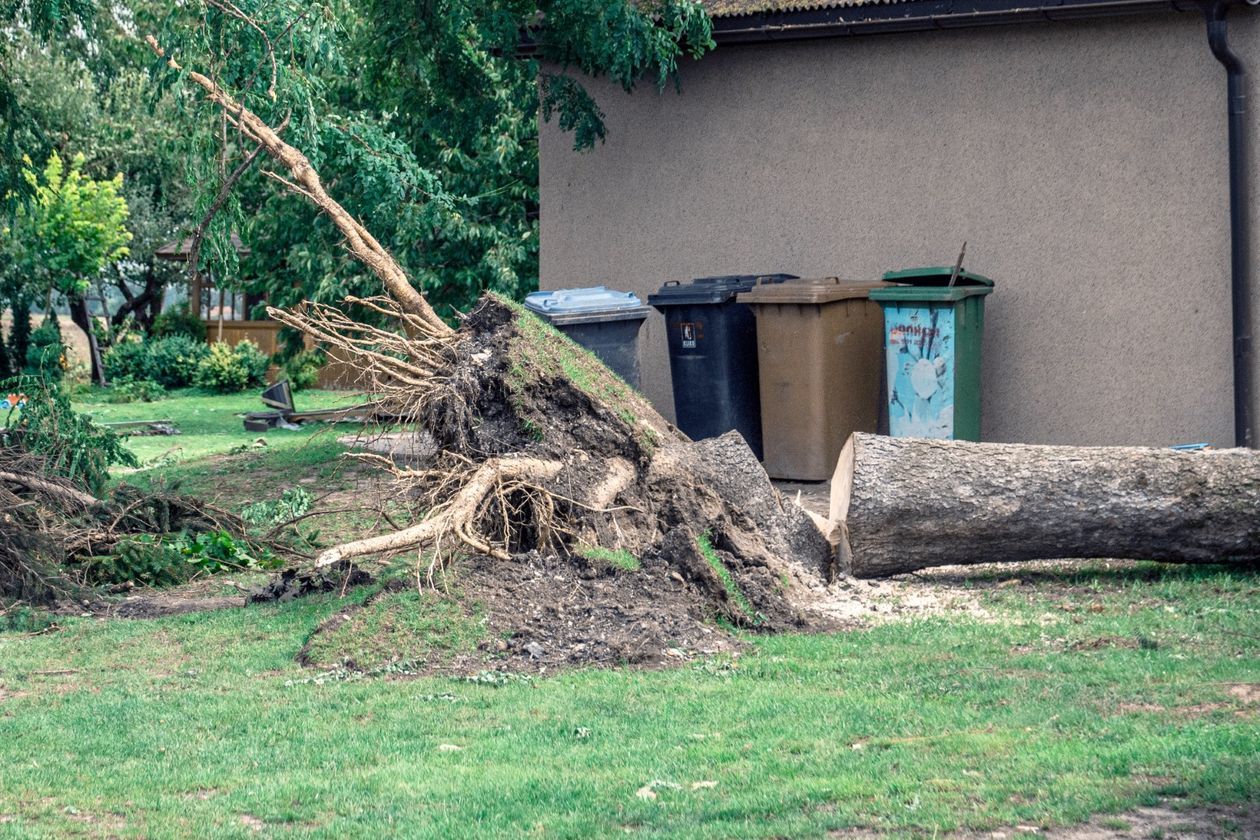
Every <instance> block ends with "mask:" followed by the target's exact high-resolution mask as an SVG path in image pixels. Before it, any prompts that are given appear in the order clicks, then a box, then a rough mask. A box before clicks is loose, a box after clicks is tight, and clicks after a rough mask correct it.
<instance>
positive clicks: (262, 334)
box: [154, 233, 281, 355]
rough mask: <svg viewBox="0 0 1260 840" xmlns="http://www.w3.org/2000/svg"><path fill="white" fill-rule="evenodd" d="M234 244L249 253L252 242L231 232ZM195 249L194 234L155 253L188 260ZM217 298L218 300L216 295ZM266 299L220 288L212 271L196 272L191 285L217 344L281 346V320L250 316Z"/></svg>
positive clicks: (194, 303)
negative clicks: (193, 244)
mask: <svg viewBox="0 0 1260 840" xmlns="http://www.w3.org/2000/svg"><path fill="white" fill-rule="evenodd" d="M232 247H234V248H235V249H236V253H237V254H239V255H240V256H242V257H247V256H249V255H250V253H251V252H250V249H249V246H247V245H245V243H243V242H242V241H241V238H240V237H239V236H237V235H236V234H235V233H233V234H232ZM191 250H192V238H191V237H187V238H184V239H181V240H179V241H176V242H168V243H167V244H165V245H163V246H162V247H161V248H158V249H157V251H155V252H154V256H156V257H157V258H158V259H161V260H169V261H171V262H188V255H189V252H190V251H191ZM216 292H217V293H218V295H217V298H218V299H217V301H216V295H215V293H216ZM263 302H265V299H264V298H263V297H261V296H258V295H247V294H244V293H242V292H227V291H225V290H223V289H221V288H217V287H216V286H215V284H214V278H213V276H212V275H209V274H205V275H203V274H201V273H200V272H197V273H195V274H193V276H192V279H191V282H190V284H189V288H188V305H189V308H190V309H191V311H192V312H193V313H194V314H196V315H197V317H198V318H200V319H201V320H202V321H203V322H204V323H205V325H206V341H207V342H209V343H211V344H214V343H217V342H220V341H222V342H226V343H227V344H228V345H233V344H236V343H237V342H240V341H242V340H244V339H246V338H248V339H250V340H252V341H253V342H254V343H255V344H257V345H258V347H259V348H260V349H261V350H262V351H263V352H264V353H267V354H268V355H271V354H273V353H275V352H276V350H277V349H279V345H278V343H277V340H276V339H277V333H279V331H280V326H281V325H280V324H279V323H278V322H276V321H272V320H270V319H263V320H251V319H250V318H249V317H248V316H249V312H250V311H251V310H252V309H254V308H255V307H256V306H257V305H258V304H260V303H263Z"/></svg>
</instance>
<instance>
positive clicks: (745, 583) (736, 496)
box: [272, 433, 831, 675]
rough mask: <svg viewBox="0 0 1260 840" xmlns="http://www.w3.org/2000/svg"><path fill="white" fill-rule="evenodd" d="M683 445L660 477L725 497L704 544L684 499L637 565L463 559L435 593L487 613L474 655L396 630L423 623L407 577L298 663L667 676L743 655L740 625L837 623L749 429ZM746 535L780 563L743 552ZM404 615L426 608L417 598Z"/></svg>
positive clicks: (799, 519) (556, 556)
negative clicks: (811, 589) (807, 593)
mask: <svg viewBox="0 0 1260 840" xmlns="http://www.w3.org/2000/svg"><path fill="white" fill-rule="evenodd" d="M678 448H679V451H678V452H675V453H673V454H672V455H671V456H670V458H669V459H662V456H661V455H660V454H658V455H657V457H656V458H655V459H654V460H655V461H656V462H657V464H658V468H660V466H661V465H665V464H668V465H669V466H668V470H669V471H671V472H672V471H673V470H675V469H679V468H680V467H679V466H677V465H678V464H685V465H687V469H688V471H689V475H690V476H691V479H690V480H691V481H693V482H698V483H700V484H702V485H704V486H708V487H713V488H715V490H714V492H715V494H718V495H717V498H719V499H721V500H722V501H721V505H720V507H721V509H722V511H723V513H722V515H721V516H719V517H717V518H715V519H714V520H712V521H710V522H708V523H707V524H708V525H709V528H708V529H707V530H705V531H703V532H701V535H697V534H696V530H697V528H696V525H695V524H694V523H686V524H687V525H688V526H690V527H689V528H688V527H680V526H679V522H678V520H677V518H676V517H677V516H678V515H679V506H678V504H677V502H676V500H675V501H674V502H673V503H671V504H663V505H661V507H660V508H659V510H661V511H662V513H663V514H664V516H665V521H666V522H668V521H670V519H671V518H673V521H674V523H675V527H672V528H668V529H667V530H665V532H664V534H663V535H662V536H661V538H660V539H659V540H658V541H656V542H654V543H652V544H650V545H649V546H648V547H647V548H646V549H645V550H643V551H642V552H641V553H640V554H639V555H637V556H636V555H633V554H631V553H629V552H623V553H622V554H621V555H620V556H621V557H624V558H625V559H624V560H622V561H620V562H617V561H615V560H610V559H609V558H608V557H607V556H606V555H599V554H597V553H596V552H589V553H590V554H591V555H594V556H583V554H581V553H578V551H579V550H580V549H576V548H574V550H573V551H570V552H557V551H540V550H538V549H533V550H530V551H525V552H520V553H517V554H513V555H512V556H510V557H509V558H507V559H499V558H494V557H489V556H485V555H474V556H470V557H463V558H460V559H457V560H455V561H453V563H452V564H451V565H450V566H449V567H448V568H447V570H446V571H445V572H444V573H443V574H442V576H441V577H440V578H439V579H438V580H436V581H435V584H436V586H435V589H433V590H429V592H431V593H432V592H436V593H437V595H438V596H439V597H442V598H444V599H445V600H446V601H448V602H449V603H450V604H454V605H457V608H458V609H460V610H462V611H463V612H464V613H465V614H471V613H474V612H475V613H476V614H477V616H478V631H477V634H476V637H475V638H470V639H468V642H467V644H465V645H464V646H463V648H462V649H459V650H451V649H450V648H449V647H441V646H435V645H434V644H432V640H431V639H429V638H420V637H413V636H410V635H408V634H407V633H405V632H403V633H399V632H398V630H399V625H400V624H403V623H405V622H406V621H407V620H409V619H410V618H411V616H410V615H408V616H407V617H405V618H404V617H401V616H400V615H399V613H398V612H397V611H396V610H395V608H396V607H398V605H395V604H392V603H391V601H392V600H393V599H397V598H398V597H399V596H400V595H404V594H414V592H415V590H416V582H415V579H414V578H402V579H396V580H393V581H391V582H390V583H389V584H388V585H386V586H385V587H384V588H383V589H382V590H381V591H379V592H378V593H377V594H375V595H373V596H371V597H370V598H368V599H367V600H366V601H365V602H364V603H363V604H362V605H359V606H352V607H349V608H347V609H345V610H342V611H340V612H339V613H338V614H337V615H335V616H334V617H332V618H330V619H329V620H328V621H326V622H325V623H324V624H323V625H321V626H320V627H319V628H318V629H317V630H316V631H315V633H314V634H313V636H312V637H311V639H310V640H309V641H308V643H307V645H306V646H305V647H304V648H303V650H302V652H301V653H300V654H299V657H298V658H299V661H301V662H302V663H303V664H305V665H309V666H311V667H317V668H344V669H351V670H362V671H369V672H370V671H376V670H381V669H383V668H387V667H388V666H391V665H398V664H405V665H406V666H407V670H408V671H409V672H414V673H442V674H455V675H472V674H477V673H480V672H482V671H486V670H496V671H508V672H523V673H543V672H551V671H555V670H557V669H565V668H574V667H590V666H594V667H616V666H625V665H629V666H637V667H661V666H667V665H671V664H679V663H682V662H686V661H688V660H690V659H692V658H695V657H698V656H708V655H712V654H716V653H722V652H732V653H733V652H737V651H739V650H740V649H742V647H743V645H742V643H741V642H740V641H739V640H738V639H737V638H736V637H735V636H734V635H732V634H731V633H730V632H729V628H730V627H731V626H738V627H740V628H742V629H746V630H750V631H753V632H765V633H772V632H781V631H785V630H804V629H824V628H826V627H830V626H831V625H830V623H829V622H827V620H826V618H824V617H823V616H821V615H819V614H816V613H815V614H806V613H804V612H802V611H801V610H800V609H799V608H798V607H797V603H798V601H797V597H798V596H799V595H800V594H801V592H802V591H803V589H804V586H805V585H806V584H808V583H810V582H813V584H814V585H815V586H816V585H817V583H818V582H819V581H821V576H822V574H823V573H824V571H825V568H826V563H827V559H828V558H829V557H830V549H829V546H828V545H827V543H826V542H825V540H823V539H822V536H821V533H820V532H819V530H818V529H817V527H816V526H815V525H814V524H813V523H812V522H811V521H810V519H809V517H808V515H807V514H806V513H805V512H804V511H803V510H801V509H800V508H798V507H796V506H795V505H794V504H793V503H791V502H788V501H785V500H784V499H782V498H781V497H780V496H779V494H778V493H777V492H776V491H775V490H774V488H773V486H772V485H771V484H770V482H769V479H768V478H767V477H766V474H765V472H764V470H762V469H761V467H760V465H759V464H758V463H757V461H756V458H755V456H753V454H752V452H751V450H749V448H748V446H747V445H746V444H745V443H744V441H743V439H742V438H740V437H739V436H738V435H737V434H734V433H731V434H728V435H725V436H723V437H721V438H717V439H714V440H710V441H705V442H703V443H698V444H691V443H687V444H684V445H680V446H679V447H678ZM627 527H629V526H627ZM748 533H756V534H758V535H759V536H758V537H757V539H758V540H764V541H765V542H766V543H767V544H770V545H773V546H775V547H776V548H777V549H778V550H779V551H781V552H782V554H781V555H769V554H767V553H766V552H765V551H764V550H756V551H753V550H749V549H748V547H747V545H745V546H743V548H741V547H740V546H739V545H738V544H737V543H738V542H739V540H747V539H749V537H748V536H747V534H748ZM732 540H733V541H732ZM290 577H291V576H290ZM323 588H325V589H327V588H329V587H328V586H325V587H323ZM275 591H276V588H274V587H273V589H272V592H275ZM399 609H405V610H411V611H414V610H415V609H417V606H416V604H415V601H414V598H413V599H411V600H409V601H408V602H407V605H406V606H405V607H399ZM382 613H384V618H382ZM382 648H384V650H382Z"/></svg>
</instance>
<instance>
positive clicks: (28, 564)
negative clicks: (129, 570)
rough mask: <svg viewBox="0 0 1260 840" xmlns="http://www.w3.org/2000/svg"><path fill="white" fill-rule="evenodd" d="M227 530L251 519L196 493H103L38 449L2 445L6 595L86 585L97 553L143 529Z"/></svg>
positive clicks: (45, 594)
mask: <svg viewBox="0 0 1260 840" xmlns="http://www.w3.org/2000/svg"><path fill="white" fill-rule="evenodd" d="M208 531H227V532H228V533H231V534H234V535H240V534H243V532H244V524H243V523H242V522H241V521H240V519H239V518H237V517H236V516H234V515H233V514H230V513H228V512H227V511H222V510H218V509H216V508H213V507H210V506H207V505H204V504H202V503H200V502H197V501H196V500H193V499H188V498H185V497H181V496H172V495H164V494H142V493H140V492H138V491H136V490H135V489H133V488H127V487H123V488H119V489H118V490H116V491H115V492H114V493H113V494H112V495H111V496H110V498H108V499H97V498H95V497H93V496H91V495H89V494H87V493H84V492H83V491H82V490H80V489H78V488H77V487H75V486H74V485H73V484H72V483H71V482H69V481H67V480H66V479H63V478H60V477H58V476H56V475H53V474H50V473H49V472H48V471H47V470H46V469H45V465H44V463H43V461H42V460H41V459H40V458H39V457H38V456H35V455H32V454H30V453H27V452H24V451H22V450H20V449H17V448H14V447H4V446H0V600H4V601H25V602H28V603H40V604H46V603H51V602H53V601H55V600H58V599H61V598H65V597H78V596H80V595H82V594H83V593H84V591H85V590H86V588H87V580H86V575H87V571H88V568H89V563H90V559H91V558H93V557H99V556H102V555H109V554H111V553H113V551H114V550H115V549H116V548H117V546H118V545H119V543H121V542H122V541H124V540H127V539H130V538H133V537H136V536H139V535H149V536H153V535H159V536H160V535H164V534H178V533H181V532H189V533H199V532H208Z"/></svg>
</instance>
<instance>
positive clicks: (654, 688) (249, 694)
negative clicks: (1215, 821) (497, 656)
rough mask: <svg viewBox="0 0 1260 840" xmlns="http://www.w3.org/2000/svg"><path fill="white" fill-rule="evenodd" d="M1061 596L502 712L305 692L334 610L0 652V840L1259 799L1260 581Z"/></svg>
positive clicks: (944, 826)
mask: <svg viewBox="0 0 1260 840" xmlns="http://www.w3.org/2000/svg"><path fill="white" fill-rule="evenodd" d="M1066 584H1068V585H1069V589H1068V591H1069V594H1067V595H1064V594H1063V593H1064V591H1065V590H1064V589H1063V588H1062V587H1061V586H1059V585H1058V584H1056V587H1057V588H1056V594H1055V595H1054V596H1053V597H1052V598H1047V597H1043V596H1042V595H1040V594H1037V593H1035V592H1034V593H1033V594H1029V592H1026V591H1016V592H1008V591H1006V590H992V589H991V590H986V591H987V592H988V593H989V594H988V595H987V596H986V597H987V601H986V606H987V607H988V608H989V609H990V610H991V611H993V612H994V613H995V614H996V615H998V616H999V618H1000V619H1001V620H999V621H997V622H994V623H980V622H978V621H976V620H974V619H971V618H950V619H945V618H938V619H931V620H919V621H913V622H906V623H899V624H891V625H886V626H882V627H878V628H874V629H868V630H863V631H858V632H850V633H837V634H832V635H816V636H809V635H793V636H782V637H777V638H759V639H756V640H755V641H754V648H753V651H752V653H751V654H749V655H746V656H743V657H740V658H739V659H737V660H734V661H733V662H731V661H730V660H720V661H710V662H701V663H694V664H692V665H690V666H684V667H681V668H679V669H676V670H671V671H658V672H636V671H588V672H578V673H569V674H562V675H558V676H554V677H550V678H543V679H534V680H531V681H528V682H512V683H509V684H507V685H504V686H501V687H494V686H489V685H482V684H473V683H468V682H461V681H456V680H452V679H437V678H415V679H406V678H384V677H368V678H362V679H357V680H346V679H344V677H345V675H338V674H331V675H326V676H322V677H321V676H320V675H319V673H318V672H311V671H304V670H303V669H301V668H299V667H298V666H296V665H295V664H294V662H293V656H294V654H295V653H296V651H297V650H298V648H300V647H301V645H302V643H303V642H304V641H305V639H306V638H307V636H308V635H309V634H310V632H311V631H312V629H313V628H314V627H315V626H316V624H317V623H318V622H319V621H320V620H321V619H322V618H324V617H326V616H328V615H330V614H332V613H333V612H334V611H335V610H337V608H338V604H339V602H338V601H336V600H335V599H332V598H328V597H324V598H319V599H313V600H310V601H308V602H306V603H300V604H292V605H288V606H283V607H254V608H249V609H246V610H239V611H228V612H222V613H214V614H206V615H199V616H184V617H179V618H169V619H161V620H153V621H133V622H125V621H102V620H78V619H74V620H69V621H66V622H65V624H64V626H63V628H62V629H60V630H58V631H56V632H52V633H46V634H43V635H39V636H23V635H17V634H12V633H10V634H0V766H2V767H3V768H4V770H3V773H2V774H0V814H3V815H5V816H0V834H2V835H7V836H49V837H52V836H64V835H65V834H69V833H72V832H76V831H77V832H81V833H103V834H104V833H108V834H116V835H122V836H140V835H146V836H157V837H160V836H191V835H194V834H195V835H198V836H201V837H217V836H239V835H242V834H244V833H247V832H248V830H249V828H250V827H251V826H253V827H259V826H261V827H264V828H265V829H267V830H268V831H270V832H274V833H276V834H292V835H295V836H320V837H341V836H348V835H356V836H381V835H385V834H395V835H399V836H432V837H452V836H463V837H484V836H517V835H520V834H531V833H533V834H539V835H542V836H557V837H580V836H607V835H610V834H614V833H619V832H621V831H622V830H623V829H626V830H631V831H633V832H634V833H638V834H642V835H645V836H662V835H672V836H686V837H771V836H793V837H798V836H816V835H819V834H822V833H824V832H825V831H826V830H827V829H832V828H839V827H844V826H853V825H861V826H871V827H876V828H881V829H886V830H889V831H890V832H891V833H892V834H893V836H897V835H898V834H900V833H906V834H916V835H922V836H931V835H932V834H933V833H934V832H937V831H945V830H949V829H952V828H956V827H958V826H969V827H972V828H989V827H998V826H1005V825H1016V824H1025V825H1029V824H1031V825H1048V824H1054V823H1062V822H1074V821H1079V820H1083V819H1084V818H1085V817H1086V816H1087V815H1089V814H1090V813H1094V812H1099V811H1117V810H1122V809H1125V808H1129V807H1131V806H1134V805H1135V804H1138V803H1141V802H1144V801H1149V800H1150V799H1152V798H1153V797H1155V796H1157V795H1160V794H1176V795H1185V796H1187V797H1189V799H1188V801H1192V802H1193V801H1200V800H1213V801H1231V800H1241V799H1247V798H1250V797H1254V796H1255V794H1256V793H1257V780H1260V758H1258V756H1260V727H1258V726H1257V717H1256V712H1257V708H1256V706H1255V705H1254V701H1248V700H1246V699H1245V698H1244V697H1243V695H1242V692H1240V691H1239V690H1238V689H1237V687H1236V686H1237V685H1238V684H1250V685H1254V684H1256V683H1260V658H1258V657H1257V654H1258V653H1260V641H1258V640H1257V636H1260V622H1258V621H1257V616H1256V610H1255V606H1254V605H1255V603H1256V601H1255V596H1256V585H1255V580H1254V578H1253V577H1252V576H1250V575H1248V574H1240V573H1231V572H1227V571H1222V570H1219V569H1186V568H1170V569H1155V568H1153V567H1151V568H1147V567H1137V568H1135V569H1133V570H1129V571H1120V572H1112V571H1096V572H1093V573H1091V572H1089V571H1088V570H1086V571H1085V572H1082V573H1080V574H1079V575H1078V576H1076V577H1074V578H1068V579H1067V580H1066ZM1029 588H1030V587H1021V588H1020V589H1021V590H1027V589H1029ZM1073 590H1074V591H1075V593H1076V594H1071V591H1073ZM1065 605H1067V606H1070V607H1071V608H1072V609H1071V611H1070V612H1069V611H1066V610H1064V609H1063V607H1064V606H1065ZM1094 605H1097V606H1094ZM443 745H453V746H455V747H459V749H451V748H450V747H444V746H443ZM710 782H712V783H714V784H713V785H709V784H708V783H710ZM700 783H703V784H700ZM649 785H650V790H651V792H652V794H654V798H652V797H650V796H647V795H646V791H645V792H644V795H640V794H639V791H641V790H643V789H644V788H645V786H649Z"/></svg>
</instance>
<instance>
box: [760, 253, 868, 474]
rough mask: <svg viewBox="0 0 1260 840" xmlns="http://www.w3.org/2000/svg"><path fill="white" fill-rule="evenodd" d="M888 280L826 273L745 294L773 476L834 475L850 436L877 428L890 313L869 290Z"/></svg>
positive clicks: (768, 468) (768, 469)
mask: <svg viewBox="0 0 1260 840" xmlns="http://www.w3.org/2000/svg"><path fill="white" fill-rule="evenodd" d="M884 285H886V284H883V283H879V282H872V281H854V280H841V279H839V278H836V277H826V278H813V279H805V280H789V281H788V282H786V283H780V284H775V285H764V284H761V285H758V286H757V287H756V288H754V289H753V290H751V291H749V292H746V293H744V294H741V295H740V296H739V300H740V302H741V303H747V304H748V305H749V306H750V307H751V308H752V311H753V313H754V314H755V316H756V319H757V351H758V359H759V364H760V368H761V374H760V380H761V428H762V436H763V439H764V442H765V461H764V463H765V468H766V472H768V473H769V474H770V476H771V477H772V478H787V479H793V480H796V481H822V480H825V479H828V478H830V477H831V474H832V473H833V472H835V469H836V459H837V458H838V457H839V456H840V450H841V449H842V448H843V447H844V442H845V441H846V440H848V439H849V435H850V434H852V433H853V432H855V431H862V432H873V431H875V430H876V425H877V423H878V422H879V409H880V388H879V385H880V364H881V361H882V356H881V349H882V346H883V344H882V337H883V331H882V327H883V318H882V317H881V315H880V309H879V306H878V305H877V304H874V303H872V302H871V301H870V300H869V298H868V295H870V293H871V291H872V290H873V289H877V288H879V287H881V286H884Z"/></svg>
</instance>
